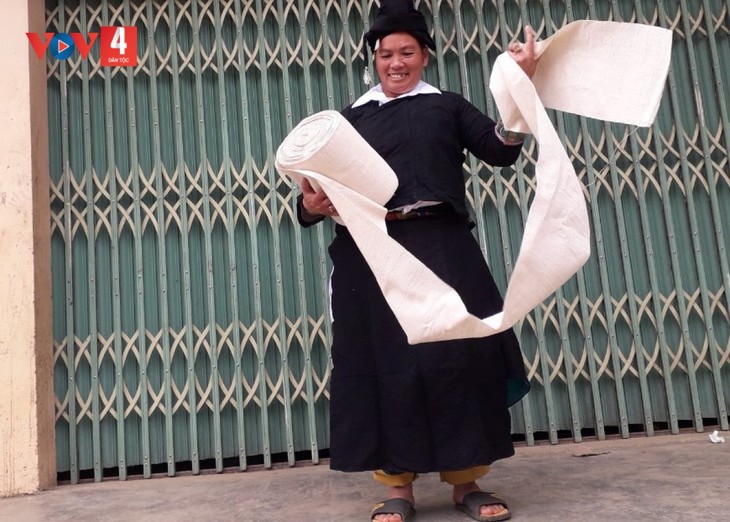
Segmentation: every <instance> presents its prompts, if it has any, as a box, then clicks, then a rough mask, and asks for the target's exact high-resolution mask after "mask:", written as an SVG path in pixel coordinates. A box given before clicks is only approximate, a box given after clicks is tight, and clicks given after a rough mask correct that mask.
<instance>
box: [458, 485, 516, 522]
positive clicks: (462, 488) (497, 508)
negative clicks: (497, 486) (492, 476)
mask: <svg viewBox="0 0 730 522" xmlns="http://www.w3.org/2000/svg"><path fill="white" fill-rule="evenodd" d="M473 491H481V488H480V487H479V486H478V485H477V483H476V482H467V483H466V484H459V485H458V486H454V496H453V499H454V503H455V504H461V503H463V501H464V497H465V496H466V495H467V494H469V493H471V492H473ZM507 509H508V508H507V506H505V505H504V504H491V505H489V506H480V508H479V514H480V515H481V516H483V517H490V516H493V515H497V514H500V513H502V512H504V511H506V510H507Z"/></svg>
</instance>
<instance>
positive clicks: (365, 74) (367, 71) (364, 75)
mask: <svg viewBox="0 0 730 522" xmlns="http://www.w3.org/2000/svg"><path fill="white" fill-rule="evenodd" d="M362 81H363V83H364V84H365V85H370V82H372V81H373V79H372V77H371V76H370V69H369V68H368V66H367V65H366V66H365V72H363V73H362Z"/></svg>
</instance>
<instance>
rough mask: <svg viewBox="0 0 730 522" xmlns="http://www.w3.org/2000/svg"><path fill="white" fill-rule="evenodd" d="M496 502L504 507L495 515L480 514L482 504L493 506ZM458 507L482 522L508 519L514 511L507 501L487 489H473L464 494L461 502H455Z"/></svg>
mask: <svg viewBox="0 0 730 522" xmlns="http://www.w3.org/2000/svg"><path fill="white" fill-rule="evenodd" d="M495 504H501V505H503V506H504V509H503V510H502V511H500V512H498V513H494V514H493V515H480V514H479V511H480V508H481V507H482V506H493V505H495ZM455 507H456V509H458V510H459V511H461V512H463V513H466V514H467V515H469V516H470V517H471V518H473V519H474V520H479V521H480V522H497V521H498V520H508V519H510V518H512V513H511V512H510V510H509V507H507V503H506V502H505V501H504V500H502V499H501V498H499V497H498V496H497V495H495V494H494V493H487V492H486V491H472V492H471V493H467V494H466V495H464V498H463V499H462V501H461V504H455Z"/></svg>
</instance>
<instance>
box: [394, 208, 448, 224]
mask: <svg viewBox="0 0 730 522" xmlns="http://www.w3.org/2000/svg"><path fill="white" fill-rule="evenodd" d="M453 212H454V211H453V210H452V209H451V207H450V206H449V205H446V204H441V205H433V206H430V207H421V208H419V209H414V210H411V211H410V212H403V211H402V210H391V211H389V212H388V213H387V214H385V220H386V221H399V220H403V219H417V218H424V217H433V216H443V215H445V214H453Z"/></svg>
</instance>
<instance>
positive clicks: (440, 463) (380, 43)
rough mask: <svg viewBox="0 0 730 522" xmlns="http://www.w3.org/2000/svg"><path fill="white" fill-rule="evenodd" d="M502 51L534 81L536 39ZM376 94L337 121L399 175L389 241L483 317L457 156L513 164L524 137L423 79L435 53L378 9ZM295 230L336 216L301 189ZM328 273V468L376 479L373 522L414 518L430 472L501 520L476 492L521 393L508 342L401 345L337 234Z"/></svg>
mask: <svg viewBox="0 0 730 522" xmlns="http://www.w3.org/2000/svg"><path fill="white" fill-rule="evenodd" d="M525 34H526V44H525V46H524V47H523V46H522V45H520V44H513V45H512V46H510V54H511V55H512V56H513V58H515V60H517V62H518V63H519V64H520V66H521V67H522V68H523V70H524V71H525V72H526V74H528V76H532V74H533V73H534V71H535V59H534V37H533V35H532V31H531V30H530V29H529V28H527V29H526V30H525ZM365 40H366V43H367V46H369V48H370V50H371V51H372V52H373V53H374V56H375V66H376V70H377V73H378V77H379V79H380V84H379V85H377V86H376V87H374V88H373V89H371V90H370V91H369V92H367V93H366V94H365V95H363V96H362V97H361V98H360V99H358V100H357V101H356V102H355V103H354V104H352V105H351V106H349V107H347V108H345V109H344V110H343V111H342V114H343V116H344V117H345V118H346V119H347V120H348V121H349V122H350V123H351V124H352V125H353V126H354V128H355V129H356V130H357V131H358V132H359V133H360V134H361V135H362V136H363V138H364V139H365V140H366V141H367V142H368V143H369V144H370V145H371V146H372V147H373V148H374V149H375V150H376V151H377V152H378V153H379V154H380V155H381V156H382V157H383V158H384V159H385V160H386V162H387V163H388V164H389V166H390V167H391V168H392V169H393V171H394V172H395V173H396V175H397V177H398V181H399V186H398V189H397V190H396V192H395V194H394V196H393V198H392V199H391V200H390V201H389V202H388V204H387V208H388V209H389V212H388V214H387V217H386V224H387V228H388V233H389V235H390V236H391V237H392V238H394V239H395V240H396V241H398V242H399V243H400V244H402V245H403V246H404V247H405V248H406V249H408V250H409V251H410V252H411V253H412V254H414V255H415V256H416V257H417V258H418V259H420V260H421V261H422V262H423V263H424V264H426V265H427V266H428V267H429V268H430V269H431V270H433V271H434V272H435V273H436V274H437V275H438V276H439V277H441V278H442V279H443V280H444V281H446V282H447V283H448V284H449V285H451V286H452V287H453V288H454V289H456V290H457V292H459V294H460V296H461V297H462V299H463V301H464V303H465V304H466V306H467V309H468V310H469V311H470V312H471V313H472V314H474V315H477V316H479V317H486V316H489V315H492V314H494V313H496V312H498V311H500V310H501V308H502V299H501V296H500V294H499V291H498V289H497V287H496V285H495V284H494V281H493V279H492V276H491V274H490V272H489V268H488V267H487V265H486V262H485V261H484V257H483V255H482V253H481V250H480V248H479V245H478V243H477V241H476V240H475V238H474V236H473V235H472V233H471V228H472V227H473V224H472V223H471V221H470V219H469V215H468V211H467V206H466V200H465V185H464V174H463V163H464V159H465V156H464V152H463V151H464V149H467V150H469V151H470V152H471V153H472V154H474V155H475V156H477V157H478V158H480V159H482V160H483V161H485V162H487V163H489V164H491V165H497V166H506V165H511V164H513V163H514V162H515V161H516V159H517V157H518V156H519V154H520V151H521V143H522V138H523V136H521V135H515V134H514V133H507V132H505V131H504V129H502V128H501V127H500V126H498V125H497V124H496V123H495V122H494V121H493V120H491V119H490V118H488V117H487V116H485V115H484V114H482V113H481V112H480V111H479V110H478V109H476V108H475V107H474V106H473V105H471V104H470V103H469V102H467V101H466V100H465V99H464V98H463V97H462V96H460V95H458V94H456V93H451V92H441V91H439V90H438V89H436V88H435V87H433V86H431V85H428V84H427V83H425V82H423V81H422V80H421V77H422V73H423V69H424V67H426V65H427V64H428V60H429V53H428V49H429V48H430V49H432V50H433V49H435V44H434V41H433V39H432V38H431V36H430V35H429V34H428V29H427V25H426V21H425V19H424V17H423V15H422V14H421V13H420V12H418V11H417V10H416V9H415V8H414V7H413V5H412V2H411V0H393V1H387V0H383V2H382V6H381V8H380V10H379V12H378V16H377V18H376V20H375V23H374V24H373V26H372V29H371V30H370V31H368V32H367V33H366V35H365ZM301 188H302V195H301V196H300V199H299V204H298V216H299V221H300V223H301V224H302V225H303V226H311V225H313V224H315V223H317V222H319V221H321V220H322V219H324V218H325V217H326V216H332V215H336V212H337V209H335V208H334V207H333V206H332V204H331V202H330V200H329V199H328V198H327V196H326V194H324V193H323V192H319V193H318V192H315V191H314V190H313V189H312V187H311V185H310V184H309V183H308V182H307V181H306V180H304V181H303V183H302V187H301ZM329 254H330V256H331V258H332V261H333V265H334V270H333V274H332V281H331V283H332V312H333V318H334V322H333V344H332V360H333V371H332V379H331V383H330V385H331V388H330V391H331V403H330V422H331V439H330V440H331V442H330V466H331V467H332V469H336V470H341V471H364V470H373V471H374V478H375V480H376V481H378V482H380V483H382V484H383V485H385V486H387V487H388V494H387V497H386V500H384V501H382V502H380V503H378V504H377V505H376V506H375V509H373V511H372V513H371V519H372V520H376V521H378V522H405V521H406V520H409V519H410V517H412V516H413V514H414V513H415V510H414V505H415V499H414V495H413V481H414V480H415V478H416V476H417V474H418V473H427V472H432V471H438V472H439V473H440V475H441V480H442V481H445V482H447V483H449V484H450V485H451V486H453V501H454V503H455V505H456V507H457V508H458V509H460V510H462V511H464V512H465V513H467V514H468V515H469V516H471V517H472V518H473V519H475V520H490V521H492V520H506V519H508V518H510V516H511V513H510V511H509V508H508V507H507V505H506V503H505V501H504V500H502V499H500V498H498V497H496V496H494V495H491V494H489V493H486V492H482V491H480V488H479V486H478V485H477V483H476V480H477V479H478V478H480V477H482V476H484V475H485V474H486V473H487V472H488V471H489V465H490V464H491V463H492V462H494V461H496V460H498V459H501V458H506V457H509V456H511V455H513V454H514V449H513V445H512V440H511V436H510V415H509V411H508V408H509V406H510V405H511V404H513V403H514V402H516V401H517V400H519V399H520V398H521V397H522V396H523V395H524V394H525V393H526V392H527V389H528V387H529V385H528V384H527V380H526V377H525V372H524V367H523V364H522V356H521V353H520V349H519V345H518V343H517V339H516V337H515V335H514V333H513V332H512V331H511V330H510V331H508V332H504V333H502V334H499V335H495V336H492V337H488V338H483V339H461V340H455V341H445V342H437V343H426V344H420V345H414V346H411V345H409V344H408V343H407V340H406V336H405V333H404V332H403V330H402V329H401V327H400V325H399V324H398V322H397V320H396V319H395V317H394V315H393V313H392V311H391V310H390V308H389V306H388V304H387V303H386V301H385V299H384V297H383V294H382V292H381V291H380V289H379V287H378V285H377V283H376V281H375V279H374V277H373V275H372V273H371V271H370V269H369V268H368V266H367V264H366V263H365V261H364V259H363V257H362V256H361V254H360V252H359V251H358V249H357V247H356V246H355V243H354V241H353V239H352V237H351V236H350V235H349V233H348V231H347V228H346V227H343V226H339V225H338V226H337V227H336V237H335V239H334V241H333V242H332V245H330V248H329Z"/></svg>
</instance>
